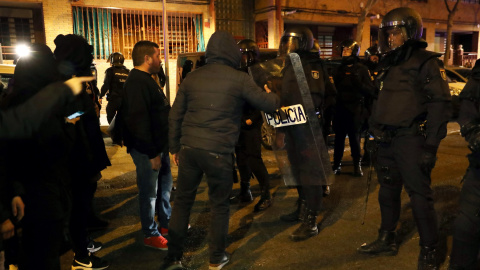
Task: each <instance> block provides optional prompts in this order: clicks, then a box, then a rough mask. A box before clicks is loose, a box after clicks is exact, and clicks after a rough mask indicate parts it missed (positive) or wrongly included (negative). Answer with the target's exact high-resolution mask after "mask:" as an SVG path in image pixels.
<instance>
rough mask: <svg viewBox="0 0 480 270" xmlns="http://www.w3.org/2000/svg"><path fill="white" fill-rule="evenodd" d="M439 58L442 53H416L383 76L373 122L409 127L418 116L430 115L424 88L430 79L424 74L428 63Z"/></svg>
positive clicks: (379, 85) (379, 77)
mask: <svg viewBox="0 0 480 270" xmlns="http://www.w3.org/2000/svg"><path fill="white" fill-rule="evenodd" d="M438 56H439V54H438V53H434V52H430V51H426V50H424V49H416V50H414V51H413V52H412V55H411V56H410V58H409V59H408V60H406V61H404V62H402V63H400V64H398V65H395V66H391V67H390V68H389V69H388V70H383V71H380V72H379V74H378V77H377V81H376V84H377V87H378V89H379V94H378V100H377V102H376V106H375V108H374V111H373V114H372V120H373V122H375V123H378V124H381V125H388V126H394V127H409V126H410V125H411V124H412V123H413V121H414V120H415V119H416V118H417V117H418V116H420V115H421V114H423V113H426V111H427V108H426V104H425V103H426V101H427V100H428V97H427V94H426V93H425V92H424V91H423V87H424V85H425V84H426V83H427V80H428V78H420V76H419V75H420V70H421V68H422V66H423V64H425V62H427V61H428V60H430V59H432V58H434V57H438ZM382 73H384V74H382Z"/></svg>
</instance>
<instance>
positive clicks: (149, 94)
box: [120, 40, 172, 250]
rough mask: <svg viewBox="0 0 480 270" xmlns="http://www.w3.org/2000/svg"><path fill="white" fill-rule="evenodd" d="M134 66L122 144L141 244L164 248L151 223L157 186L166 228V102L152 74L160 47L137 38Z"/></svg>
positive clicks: (168, 187)
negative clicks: (133, 176) (131, 168)
mask: <svg viewBox="0 0 480 270" xmlns="http://www.w3.org/2000/svg"><path fill="white" fill-rule="evenodd" d="M132 60H133V65H134V69H133V70H132V71H131V72H130V74H129V75H128V78H127V80H126V82H125V85H124V88H123V93H122V98H123V100H122V106H121V108H120V110H121V111H122V115H123V119H122V121H123V122H124V127H125V131H124V132H125V134H124V143H125V145H126V146H127V152H128V153H130V155H131V156H132V159H133V162H134V163H135V166H136V171H137V186H138V192H139V200H140V221H141V223H142V231H143V233H144V236H145V238H144V244H145V246H148V247H152V248H155V249H161V250H166V249H167V240H166V239H165V238H164V237H163V236H162V235H161V234H160V232H159V229H158V227H157V223H156V222H155V205H156V203H157V202H156V201H157V188H158V189H160V190H161V191H160V190H159V194H162V195H161V198H158V199H159V200H161V202H162V203H161V204H160V205H161V207H158V208H159V209H158V212H159V216H158V220H159V223H160V226H161V228H164V229H168V222H169V220H170V213H171V207H170V202H169V201H170V192H171V189H172V176H171V172H170V156H169V154H168V113H169V111H170V103H169V102H168V100H167V98H166V97H165V95H164V93H163V91H162V89H161V88H160V86H159V85H158V84H157V83H156V82H155V80H154V79H153V78H152V76H151V75H152V74H156V73H158V72H159V71H160V67H161V63H162V61H161V60H160V49H159V47H158V45H157V44H156V43H154V42H150V41H145V40H144V41H139V42H137V43H136V44H135V46H134V47H133V51H132Z"/></svg>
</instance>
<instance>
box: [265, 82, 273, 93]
mask: <svg viewBox="0 0 480 270" xmlns="http://www.w3.org/2000/svg"><path fill="white" fill-rule="evenodd" d="M263 89H265V92H267V93H270V92H272V90H270V88H268V85H267V84H265V85H264V86H263Z"/></svg>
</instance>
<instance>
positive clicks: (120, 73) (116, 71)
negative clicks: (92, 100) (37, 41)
mask: <svg viewBox="0 0 480 270" xmlns="http://www.w3.org/2000/svg"><path fill="white" fill-rule="evenodd" d="M111 72H112V75H113V78H112V80H111V85H110V86H109V96H110V97H116V96H120V95H121V93H122V89H123V85H124V84H125V81H126V80H127V77H128V73H129V70H128V69H127V68H126V67H125V66H113V67H111Z"/></svg>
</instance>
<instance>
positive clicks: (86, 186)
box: [69, 179, 97, 258]
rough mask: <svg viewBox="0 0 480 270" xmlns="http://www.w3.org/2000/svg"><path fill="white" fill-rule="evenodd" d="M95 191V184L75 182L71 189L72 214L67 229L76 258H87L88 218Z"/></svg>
mask: <svg viewBox="0 0 480 270" xmlns="http://www.w3.org/2000/svg"><path fill="white" fill-rule="evenodd" d="M96 189H97V183H96V182H90V180H79V179H77V180H75V181H74V183H73V188H72V213H71V216H70V222H69V228H70V237H71V239H72V244H73V252H74V253H75V256H76V257H77V258H84V257H86V256H88V250H87V246H88V233H87V226H88V218H89V216H90V211H91V208H92V200H93V197H94V194H95V190H96Z"/></svg>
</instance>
